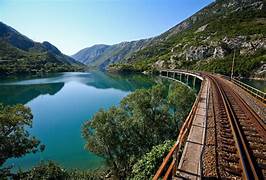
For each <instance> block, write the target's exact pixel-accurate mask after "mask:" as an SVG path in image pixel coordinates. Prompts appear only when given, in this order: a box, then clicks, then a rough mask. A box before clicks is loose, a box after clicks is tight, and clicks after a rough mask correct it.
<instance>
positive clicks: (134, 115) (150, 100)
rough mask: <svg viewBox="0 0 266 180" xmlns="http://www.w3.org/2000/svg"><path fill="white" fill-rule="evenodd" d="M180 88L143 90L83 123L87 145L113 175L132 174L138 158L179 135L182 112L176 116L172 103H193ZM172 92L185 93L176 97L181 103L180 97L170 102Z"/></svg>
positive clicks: (161, 87)
mask: <svg viewBox="0 0 266 180" xmlns="http://www.w3.org/2000/svg"><path fill="white" fill-rule="evenodd" d="M179 86H180V85H179ZM181 90H183V89H182V88H181ZM181 90H180V89H179V88H177V86H175V88H170V90H169V92H168V89H167V88H166V87H164V86H163V85H157V86H154V87H152V88H151V89H147V90H146V89H140V90H136V91H135V92H134V93H131V94H129V95H128V96H127V97H125V98H124V99H123V100H122V101H121V103H120V106H118V107H111V108H110V109H109V110H107V111H105V110H100V111H99V112H97V113H96V114H95V115H94V117H93V118H92V119H91V120H89V121H87V122H86V123H85V124H84V125H83V128H82V130H83V137H84V138H85V139H86V142H87V144H86V148H87V149H88V150H90V151H92V152H94V153H96V154H97V155H99V156H102V157H104V158H105V159H106V161H107V163H108V165H109V166H110V167H111V168H112V170H113V174H114V175H116V176H117V177H119V178H122V179H124V178H125V177H127V176H128V175H130V173H131V169H132V166H133V165H134V164H135V163H136V162H137V161H138V160H139V158H141V156H142V155H143V154H145V153H147V152H149V151H150V150H151V149H152V147H153V146H155V145H158V144H162V143H163V142H164V141H165V140H168V139H174V138H176V136H177V133H178V129H179V127H178V123H177V122H179V121H180V119H179V120H178V119H176V117H181V115H179V116H177V115H176V114H178V113H179V112H178V111H175V113H173V109H176V110H179V109H180V108H177V107H173V106H176V105H182V104H183V103H184V102H187V103H188V104H190V105H191V104H192V102H193V101H192V102H190V100H191V99H190V98H187V95H191V93H188V92H189V91H181ZM171 91H178V92H180V93H186V94H181V95H179V96H178V97H177V98H180V99H179V100H180V102H181V103H178V100H175V101H174V100H172V101H171V102H172V103H169V100H168V99H169V98H170V97H168V95H169V94H170V92H171ZM178 92H176V93H173V92H171V93H173V94H178ZM192 97H195V96H192ZM172 98H173V97H172ZM185 99H186V100H187V101H186V100H185ZM193 100H194V99H193ZM185 107H187V106H185ZM189 108H190V107H189ZM186 112H188V110H186ZM181 114H184V112H182V113H181Z"/></svg>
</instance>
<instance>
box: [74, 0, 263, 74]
mask: <svg viewBox="0 0 266 180" xmlns="http://www.w3.org/2000/svg"><path fill="white" fill-rule="evenodd" d="M265 31H266V8H265V1H264V0H217V1H215V2H213V3H211V4H210V5H208V6H207V7H205V8H203V9H202V10H200V11H199V12H197V13H195V14H194V15H192V16H191V17H189V18H188V19H186V20H184V21H183V22H181V23H179V24H178V25H176V26H175V27H173V28H171V29H170V30H168V31H166V32H165V33H163V34H161V35H159V36H157V37H154V38H150V39H144V40H139V41H133V42H123V43H120V44H115V45H111V46H108V45H95V46H92V47H89V48H85V49H83V50H81V51H79V52H78V53H76V54H74V55H73V56H72V57H73V58H75V59H76V60H77V61H80V62H83V63H85V64H87V65H90V66H97V67H99V68H107V67H108V66H109V65H111V66H109V67H108V69H113V70H118V71H120V70H121V71H124V70H126V71H128V70H129V71H132V70H134V71H147V70H149V71H150V70H152V69H156V68H189V69H195V70H208V71H217V72H218V73H224V74H227V73H228V71H229V69H230V66H231V61H232V56H233V51H236V54H237V60H236V61H237V63H240V64H241V66H238V67H237V69H236V73H237V74H238V75H241V76H249V75H251V74H253V75H254V74H256V76H260V77H266V65H265V49H266V40H265V37H266V32H265ZM247 59H252V60H251V61H248V60H247ZM117 63H118V64H117ZM112 64H116V65H112Z"/></svg>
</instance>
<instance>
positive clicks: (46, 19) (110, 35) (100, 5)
mask: <svg viewBox="0 0 266 180" xmlns="http://www.w3.org/2000/svg"><path fill="white" fill-rule="evenodd" d="M212 1H213V0H0V21H2V22H4V23H6V24H8V25H10V26H12V27H13V28H15V29H16V30H18V31H19V32H21V33H22V34H24V35H26V36H28V37H29V38H31V39H33V40H34V41H39V42H42V41H49V42H51V43H52V44H54V45H55V46H57V47H58V48H59V49H60V50H61V51H62V52H63V53H65V54H68V55H72V54H74V53H76V52H77V51H78V50H80V49H82V48H85V47H88V46H92V45H94V44H116V43H119V42H122V41H131V40H138V39H142V38H148V37H153V36H156V35H159V34H161V33H163V32H165V31H166V30H168V29H169V28H171V27H173V26H174V25H176V24H177V23H179V22H181V21H182V20H184V19H185V18H187V17H189V16H191V15H192V14H194V13H195V12H197V11H198V10H200V9H201V8H203V7H204V6H206V5H208V4H209V3H211V2H212Z"/></svg>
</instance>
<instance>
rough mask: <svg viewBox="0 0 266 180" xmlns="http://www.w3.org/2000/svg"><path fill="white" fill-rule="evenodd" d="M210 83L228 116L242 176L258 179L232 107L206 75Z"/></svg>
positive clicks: (218, 86)
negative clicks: (219, 97) (217, 92)
mask: <svg viewBox="0 0 266 180" xmlns="http://www.w3.org/2000/svg"><path fill="white" fill-rule="evenodd" d="M207 76H208V77H209V78H210V79H212V81H213V82H214V83H215V85H216V88H217V89H218V91H219V94H220V96H221V98H222V101H223V104H224V106H225V110H226V113H227V116H228V120H229V123H230V125H231V130H232V134H233V136H234V140H235V143H236V146H237V150H238V153H239V156H240V164H241V166H242V169H243V175H244V178H245V179H259V176H258V174H257V171H256V168H255V165H254V163H253V161H252V158H251V156H250V153H249V151H248V147H247V145H246V142H245V140H244V136H243V134H242V132H241V129H240V126H239V123H238V122H237V118H236V115H235V113H234V111H233V109H232V106H231V104H230V102H229V100H228V98H227V96H226V94H225V91H224V89H223V88H222V87H221V85H220V84H219V83H218V81H217V80H216V79H215V78H214V77H212V76H210V75H207Z"/></svg>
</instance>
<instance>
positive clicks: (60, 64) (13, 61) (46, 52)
mask: <svg viewBox="0 0 266 180" xmlns="http://www.w3.org/2000/svg"><path fill="white" fill-rule="evenodd" d="M80 65H82V64H81V63H80V62H77V61H76V60H74V59H73V58H71V57H69V56H67V55H64V54H63V53H61V52H60V50H59V49H57V48H56V47H55V46H54V45H52V44H51V43H49V42H47V41H44V42H43V43H39V42H34V41H33V40H31V39H30V38H28V37H26V36H24V35H22V34H21V33H19V32H18V31H16V30H15V29H13V28H12V27H10V26H8V25H6V24H4V23H2V22H0V72H1V73H2V74H16V73H28V72H42V71H49V72H50V71H51V72H53V71H66V70H68V69H73V70H74V69H75V68H74V66H76V67H77V66H80Z"/></svg>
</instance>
